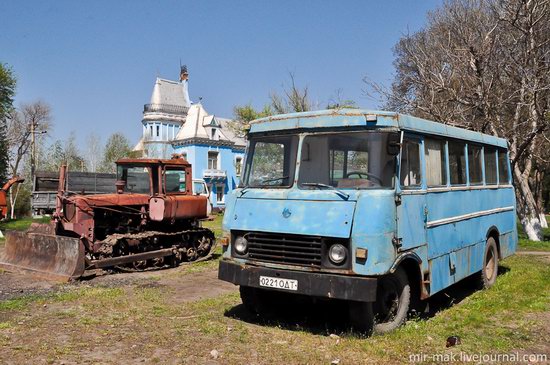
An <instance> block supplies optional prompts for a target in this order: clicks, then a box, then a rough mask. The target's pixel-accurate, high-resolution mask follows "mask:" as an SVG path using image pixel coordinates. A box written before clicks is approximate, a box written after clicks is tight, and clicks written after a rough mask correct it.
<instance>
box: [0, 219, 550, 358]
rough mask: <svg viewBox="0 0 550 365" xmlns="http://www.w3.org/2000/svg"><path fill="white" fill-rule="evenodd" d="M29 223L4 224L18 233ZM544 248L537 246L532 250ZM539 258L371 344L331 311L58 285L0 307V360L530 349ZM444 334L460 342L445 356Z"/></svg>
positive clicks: (537, 309)
mask: <svg viewBox="0 0 550 365" xmlns="http://www.w3.org/2000/svg"><path fill="white" fill-rule="evenodd" d="M221 220H222V216H221V215H217V216H216V218H215V220H214V221H210V222H205V224H204V226H206V227H208V228H210V229H212V230H213V231H214V232H215V234H216V236H217V237H219V236H220V235H221V232H222V231H221ZM31 222H32V220H30V219H28V220H26V221H25V222H24V223H23V222H19V223H17V224H16V222H6V223H4V224H8V223H11V224H12V227H13V226H16V227H18V228H19V229H25V228H26V227H28V225H30V223H31ZM16 229H17V228H16ZM528 242H531V241H528V240H527V239H526V237H525V235H524V234H523V233H520V245H521V247H522V248H526V247H533V246H532V245H533V244H535V243H533V242H531V243H529V244H527V243H528ZM530 245H531V246H530ZM547 245H548V242H546V243H541V247H542V249H545V247H546V246H547ZM544 260H545V259H544V258H538V257H525V256H515V257H511V258H508V259H506V260H504V262H503V263H502V265H503V270H502V271H503V273H502V274H501V275H500V276H499V278H498V280H497V283H496V284H495V286H494V287H493V288H491V289H490V290H485V291H476V292H471V291H468V292H467V295H466V296H465V297H464V296H461V295H455V292H457V291H460V290H462V289H463V287H464V283H463V285H462V289H460V288H457V287H455V288H451V289H450V290H449V291H448V292H447V293H446V295H450V296H451V297H453V298H457V299H456V301H460V299H461V298H463V297H464V299H463V300H461V301H460V303H458V304H457V305H454V306H452V307H450V308H447V307H443V309H442V310H440V311H439V312H437V313H436V314H435V315H434V316H432V317H430V318H428V319H413V320H410V321H409V322H407V323H406V325H405V326H403V327H401V328H399V329H398V330H396V331H394V332H392V333H389V334H387V335H383V336H373V337H371V338H362V337H361V336H358V335H357V334H354V333H352V332H350V331H349V330H347V327H346V326H344V325H343V324H342V323H343V322H342V321H345V316H344V319H342V318H343V316H342V313H344V312H343V311H341V310H339V309H338V308H339V307H336V310H333V309H334V308H333V307H326V306H324V305H322V304H321V305H317V306H314V307H310V306H308V305H306V306H304V305H302V306H298V307H292V310H291V311H290V313H288V312H287V313H281V314H280V315H279V316H278V317H275V319H271V320H265V319H260V318H258V317H255V316H253V315H251V314H250V313H248V312H247V311H246V310H244V308H243V306H242V305H241V301H240V298H239V296H238V294H237V293H233V294H227V295H221V296H218V297H215V298H213V299H204V300H199V301H196V302H187V303H176V302H174V301H173V297H172V295H171V294H172V293H173V290H174V289H172V288H167V287H154V286H153V287H146V286H143V285H131V286H125V287H101V286H99V287H97V286H93V287H89V286H79V287H73V286H65V287H63V289H62V290H61V291H59V292H56V293H51V294H45V295H30V296H25V297H21V298H17V299H12V300H6V301H2V302H0V362H3V361H13V362H15V363H17V362H40V361H42V360H43V359H46V362H50V363H52V362H59V361H60V360H65V361H67V360H68V361H69V362H71V361H72V362H77V363H78V362H83V360H84V359H87V360H90V359H91V360H90V361H91V362H118V361H121V357H120V356H121V354H124V359H125V361H127V362H141V361H142V360H143V359H146V360H148V361H149V362H158V363H165V362H171V361H172V360H174V358H175V360H176V361H177V362H181V363H204V362H207V361H210V360H212V356H211V355H210V352H211V351H212V350H214V349H215V350H216V351H217V352H218V353H219V356H220V359H219V361H220V362H221V363H275V364H277V363H280V364H282V363H285V364H287V363H330V362H331V361H333V360H336V359H339V360H340V363H342V364H346V363H365V362H371V363H408V362H409V357H408V356H409V355H410V354H414V353H424V354H434V353H436V354H449V353H451V352H455V353H458V352H461V351H462V352H465V353H476V354H477V353H495V352H499V353H502V352H508V351H515V350H518V349H522V348H529V347H530V346H534V345H533V344H534V343H537V344H538V343H540V330H541V326H543V325H547V324H545V322H544V320H542V319H541V318H549V317H541V316H542V315H543V313H546V314H548V313H549V312H550V265H549V264H548V261H544ZM216 266H217V260H211V261H206V262H200V263H196V264H193V265H189V266H185V267H183V268H182V269H181V270H180V271H178V272H177V275H180V274H187V273H196V272H202V271H206V270H211V269H213V268H215V267H216ZM169 275H172V274H171V273H169ZM150 280H151V282H156V281H159V277H152V278H151V279H150ZM467 284H468V283H466V285H467ZM442 297H444V295H442ZM510 298H514V300H510ZM29 333H32V336H29ZM52 333H55V336H52V335H51V334H52ZM331 333H336V334H337V335H338V336H337V337H334V336H332V337H331V336H329V335H330V334H331ZM451 335H456V336H459V337H460V338H461V340H462V344H461V345H459V346H458V347H453V348H449V349H447V348H446V347H445V342H446V338H447V337H448V336H451ZM60 338H61V339H63V340H60ZM537 341H538V342H537ZM537 346H538V345H537ZM91 348H94V349H96V350H95V351H96V352H97V353H94V351H93V350H91ZM31 349H32V351H31ZM94 356H98V357H94ZM31 360H37V361H31ZM104 360H105V361H104Z"/></svg>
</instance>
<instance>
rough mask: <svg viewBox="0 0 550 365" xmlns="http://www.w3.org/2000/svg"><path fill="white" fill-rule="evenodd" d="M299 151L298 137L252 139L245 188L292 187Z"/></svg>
mask: <svg viewBox="0 0 550 365" xmlns="http://www.w3.org/2000/svg"><path fill="white" fill-rule="evenodd" d="M297 150H298V136H273V137H259V138H253V139H251V141H250V145H249V147H248V151H249V152H248V155H249V156H250V157H249V158H248V159H247V166H246V170H247V171H246V172H245V179H244V186H247V187H255V188H258V187H259V188H261V187H264V188H268V187H269V188H272V187H289V186H290V185H292V181H293V180H294V168H295V165H296V152H297Z"/></svg>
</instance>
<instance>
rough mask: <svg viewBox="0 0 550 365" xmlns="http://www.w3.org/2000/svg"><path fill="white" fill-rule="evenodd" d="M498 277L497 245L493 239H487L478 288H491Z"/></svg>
mask: <svg viewBox="0 0 550 365" xmlns="http://www.w3.org/2000/svg"><path fill="white" fill-rule="evenodd" d="M497 275H498V251H497V244H496V242H495V239H494V238H493V237H489V238H487V245H486V246H485V254H484V255H483V267H482V268H481V277H480V278H479V286H480V287H481V288H482V289H488V288H490V287H492V286H493V284H494V283H495V281H496V280H497Z"/></svg>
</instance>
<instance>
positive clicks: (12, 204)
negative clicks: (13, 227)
mask: <svg viewBox="0 0 550 365" xmlns="http://www.w3.org/2000/svg"><path fill="white" fill-rule="evenodd" d="M20 186H21V185H20V184H17V187H15V195H14V194H13V190H14V189H10V219H16V218H17V217H16V216H15V203H17V196H18V195H19V187H20Z"/></svg>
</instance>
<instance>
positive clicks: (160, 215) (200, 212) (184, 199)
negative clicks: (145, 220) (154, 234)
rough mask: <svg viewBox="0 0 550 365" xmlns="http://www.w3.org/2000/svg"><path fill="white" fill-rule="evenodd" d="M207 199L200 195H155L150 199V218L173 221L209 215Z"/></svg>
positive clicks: (158, 220)
mask: <svg viewBox="0 0 550 365" xmlns="http://www.w3.org/2000/svg"><path fill="white" fill-rule="evenodd" d="M207 204H208V203H207V199H206V197H204V196H200V195H166V196H154V197H152V198H151V199H150V200H149V218H151V220H153V221H157V222H161V221H172V220H179V219H186V218H205V217H207V207H206V205H207Z"/></svg>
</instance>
